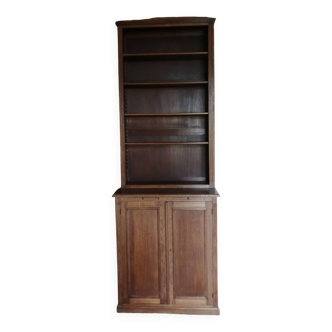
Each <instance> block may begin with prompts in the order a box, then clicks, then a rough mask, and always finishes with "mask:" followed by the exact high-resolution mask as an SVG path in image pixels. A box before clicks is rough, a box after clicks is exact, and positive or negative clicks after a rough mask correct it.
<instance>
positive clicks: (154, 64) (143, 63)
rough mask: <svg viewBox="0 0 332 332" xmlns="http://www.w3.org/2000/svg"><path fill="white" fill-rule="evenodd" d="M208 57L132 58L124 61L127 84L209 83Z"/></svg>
mask: <svg viewBox="0 0 332 332" xmlns="http://www.w3.org/2000/svg"><path fill="white" fill-rule="evenodd" d="M207 76H208V66H207V57H206V56H198V55H196V56H190V57H171V58H170V57H166V58H164V57H130V58H125V59H124V81H125V83H127V82H133V83H134V82H165V81H166V82H200V81H207Z"/></svg>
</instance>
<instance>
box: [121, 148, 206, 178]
mask: <svg viewBox="0 0 332 332" xmlns="http://www.w3.org/2000/svg"><path fill="white" fill-rule="evenodd" d="M125 149H126V174H127V179H126V182H127V184H134V183H135V182H141V183H152V182H156V183H162V182H164V183H167V184H172V183H179V182H183V183H184V182H187V183H191V184H207V183H208V179H209V177H208V171H209V168H208V155H209V152H208V151H209V146H208V144H207V142H199V143H198V144H197V143H196V142H195V143H193V142H190V143H189V144H187V143H184V144H183V143H175V144H173V143H172V144H169V143H168V144H164V143H162V144H159V143H152V144H146V143H144V144H126V146H125ZM143 160H144V162H143Z"/></svg>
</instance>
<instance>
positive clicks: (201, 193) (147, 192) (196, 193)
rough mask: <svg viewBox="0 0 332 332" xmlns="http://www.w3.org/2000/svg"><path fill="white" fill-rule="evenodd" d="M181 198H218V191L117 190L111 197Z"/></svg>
mask: <svg viewBox="0 0 332 332" xmlns="http://www.w3.org/2000/svg"><path fill="white" fill-rule="evenodd" d="M160 195H162V196H172V197H173V196H174V197H176V196H182V197H183V198H184V199H187V198H188V199H189V198H190V197H191V196H217V197H218V196H219V193H218V191H217V190H216V189H215V188H208V189H202V188H194V189H193V188H157V189H126V188H119V189H118V190H117V191H116V192H115V193H114V194H113V197H118V196H129V197H132V196H139V197H142V199H144V197H145V196H155V197H159V196H160Z"/></svg>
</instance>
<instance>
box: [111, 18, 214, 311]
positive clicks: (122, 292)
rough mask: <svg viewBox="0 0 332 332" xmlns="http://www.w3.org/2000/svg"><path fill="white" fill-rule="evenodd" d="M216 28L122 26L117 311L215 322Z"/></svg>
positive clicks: (197, 24) (180, 21)
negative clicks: (212, 318) (203, 317)
mask: <svg viewBox="0 0 332 332" xmlns="http://www.w3.org/2000/svg"><path fill="white" fill-rule="evenodd" d="M214 21H215V19H214V18H207V17H178V18H174V17H173V18H154V19H147V20H136V21H119V22H116V25H117V27H118V51H119V98H120V99H119V104H120V144H121V188H120V189H118V190H117V191H116V192H115V194H114V195H113V196H114V197H115V198H116V221H117V251H118V293H119V299H118V301H119V303H118V307H117V310H118V312H163V313H188V314H219V309H218V293H217V238H216V228H217V199H216V198H217V196H219V195H218V192H217V191H216V189H215V180H214V51H213V41H214V36H213V26H214Z"/></svg>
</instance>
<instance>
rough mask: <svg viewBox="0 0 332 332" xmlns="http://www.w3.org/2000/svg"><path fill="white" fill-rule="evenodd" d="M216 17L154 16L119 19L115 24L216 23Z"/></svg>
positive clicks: (166, 24) (169, 24) (171, 24)
mask: <svg viewBox="0 0 332 332" xmlns="http://www.w3.org/2000/svg"><path fill="white" fill-rule="evenodd" d="M215 20H216V19H215V18H213V17H195V16H191V17H189V16H186V17H154V18H149V19H144V20H130V21H117V22H115V24H116V25H117V26H118V27H119V26H142V25H143V26H146V25H148V26H154V25H162V26H174V25H177V24H179V25H182V24H190V25H197V24H209V23H212V24H213V23H214V21H215Z"/></svg>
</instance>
